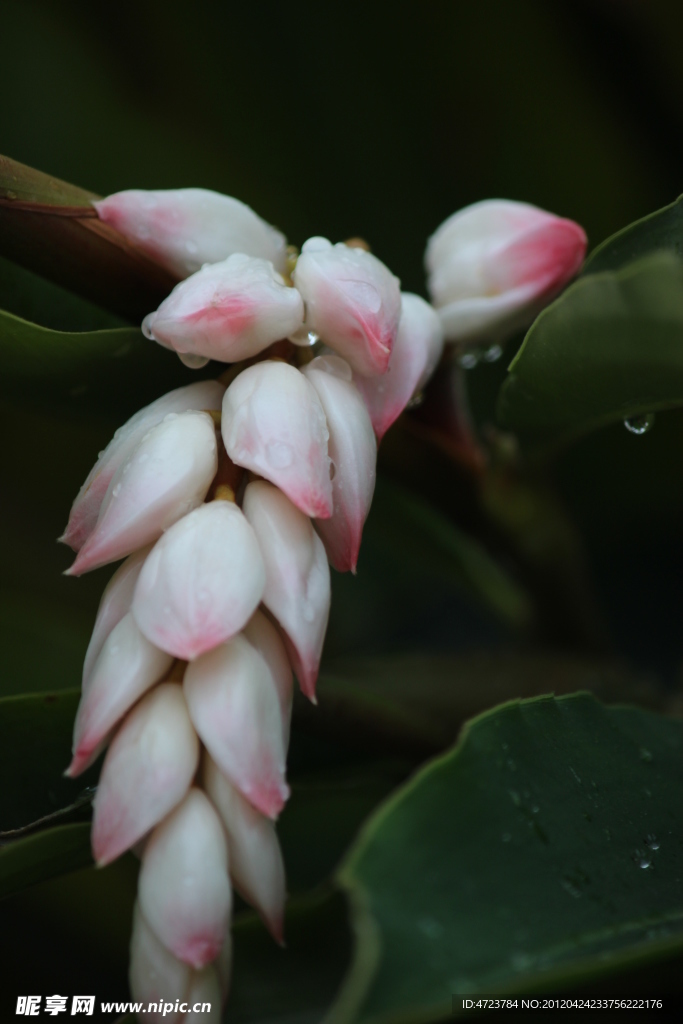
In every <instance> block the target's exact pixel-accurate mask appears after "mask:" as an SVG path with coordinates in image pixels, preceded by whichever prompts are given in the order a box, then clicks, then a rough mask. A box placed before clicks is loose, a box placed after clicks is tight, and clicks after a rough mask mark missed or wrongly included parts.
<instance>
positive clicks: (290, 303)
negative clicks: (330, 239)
mask: <svg viewBox="0 0 683 1024" xmlns="http://www.w3.org/2000/svg"><path fill="white" fill-rule="evenodd" d="M303 319H304V304H303V301H302V299H301V296H300V295H299V293H298V291H297V290H296V288H288V287H287V285H286V284H285V282H284V280H283V278H282V277H281V276H280V274H278V273H277V272H276V271H275V270H274V269H273V264H272V263H269V262H268V261H267V260H261V259H256V258H255V257H253V256H245V255H244V254H242V253H236V254H235V255H234V256H230V258H229V259H227V260H224V261H223V262H222V263H214V264H212V265H207V266H205V267H203V268H202V269H201V270H199V271H198V272H197V273H196V274H193V275H192V277H189V278H188V279H187V280H186V281H181V283H180V284H179V285H176V287H175V288H174V289H173V291H172V292H171V294H170V295H169V296H168V298H167V299H165V300H164V301H163V302H162V304H161V305H160V306H159V308H158V310H157V311H156V312H155V313H150V315H149V316H147V317H145V320H144V322H143V325H142V329H143V331H144V333H145V334H146V335H147V337H148V338H153V339H154V340H155V341H158V342H160V343H161V344H162V345H164V346H165V347H166V348H171V349H174V351H176V352H180V353H189V354H191V355H192V356H204V357H206V358H208V359H220V360H223V362H230V363H233V362H237V361H238V360H240V359H248V358H250V357H251V356H255V355H257V354H258V353H259V352H262V351H263V349H265V348H267V347H268V346H269V345H272V344H273V342H274V341H277V340H278V339H280V338H286V337H287V336H288V335H289V334H292V333H293V332H295V331H296V330H298V328H299V327H300V326H301V324H302V323H303Z"/></svg>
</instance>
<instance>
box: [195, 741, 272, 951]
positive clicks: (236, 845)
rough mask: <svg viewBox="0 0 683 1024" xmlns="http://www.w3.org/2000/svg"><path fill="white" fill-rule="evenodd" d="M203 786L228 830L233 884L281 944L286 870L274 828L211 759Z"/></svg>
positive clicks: (207, 759) (205, 770) (229, 858)
mask: <svg viewBox="0 0 683 1024" xmlns="http://www.w3.org/2000/svg"><path fill="white" fill-rule="evenodd" d="M203 782H204V788H205V789H206V792H207V793H208V795H209V797H210V799H211V801H212V802H213V805H214V807H215V808H216V810H217V811H218V814H219V815H220V818H221V821H222V822H223V825H224V827H225V831H226V834H227V838H228V863H229V866H230V877H231V878H232V881H233V884H234V886H235V888H236V889H237V891H238V892H239V893H240V895H241V896H242V897H243V898H244V899H245V900H246V901H247V903H250V904H251V905H252V906H253V907H254V908H255V909H256V910H257V911H258V912H259V914H260V915H261V917H262V918H263V920H264V922H265V924H266V926H267V928H268V930H269V931H270V933H271V935H272V936H273V938H274V939H275V940H276V942H280V943H281V942H282V937H283V936H282V930H283V921H284V909H285V895H286V894H285V866H284V863H283V861H282V852H281V850H280V843H279V842H278V838H277V833H276V831H275V827H274V825H273V823H272V821H270V820H269V819H268V818H265V817H264V816H263V815H262V814H260V813H259V812H258V811H257V810H256V808H255V807H253V806H252V805H251V804H250V803H249V801H248V800H245V798H244V797H243V796H242V794H241V793H240V792H239V790H238V789H236V788H235V787H234V786H233V785H232V783H231V782H230V781H229V780H228V779H227V778H226V777H225V775H223V773H222V772H221V770H220V768H219V767H218V765H217V764H216V762H215V761H213V760H212V759H211V758H210V757H207V758H206V760H205V763H204V778H203Z"/></svg>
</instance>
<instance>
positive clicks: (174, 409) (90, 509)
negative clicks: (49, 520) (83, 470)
mask: <svg viewBox="0 0 683 1024" xmlns="http://www.w3.org/2000/svg"><path fill="white" fill-rule="evenodd" d="M224 393H225V388H224V387H223V385H222V384H220V383H219V382H218V381H217V380H205V381H198V382H197V383H196V384H190V385H189V386H188V387H184V388H177V389H176V390H175V391H170V392H169V393H168V394H167V395H162V397H161V398H157V400H156V401H155V402H152V404H151V405H148V406H146V407H145V408H144V409H140V410H139V412H136V413H135V415H134V416H132V417H131V418H130V419H129V420H128V422H127V423H124V425H123V426H122V427H119V429H118V430H117V431H116V433H115V434H114V437H113V438H112V440H111V441H110V442H109V444H108V445H107V447H106V448H105V449H104V451H103V452H102V453H101V454H100V457H99V458H98V460H97V462H96V463H95V465H94V466H93V468H92V469H91V471H90V473H89V474H88V477H87V479H86V481H85V483H84V484H83V486H82V487H81V489H80V491H79V492H78V495H77V496H76V500H75V501H74V503H73V505H72V507H71V512H70V514H69V522H68V524H67V527H66V530H65V531H64V534H63V536H61V537H60V538H59V539H60V541H63V542H64V544H68V545H69V547H71V548H73V550H74V551H79V550H80V549H81V548H82V547H83V545H84V544H85V542H86V540H87V539H88V537H89V536H90V534H91V533H92V531H93V530H94V529H95V524H96V523H97V518H98V516H99V514H100V508H101V506H102V501H103V499H104V496H105V494H106V493H107V489H108V487H109V484H110V483H111V480H112V477H113V476H114V474H115V473H116V471H117V470H118V469H120V468H121V466H123V464H124V463H125V462H126V461H127V460H128V459H129V458H130V455H131V453H132V452H133V451H134V449H135V448H136V447H137V445H138V444H139V443H140V441H141V440H142V438H143V437H144V436H145V434H146V433H147V432H148V431H149V430H151V429H152V427H155V426H156V425H157V424H158V423H161V421H162V420H163V419H164V417H165V416H168V415H169V414H170V413H181V412H187V411H188V410H190V409H207V410H213V409H220V407H221V403H222V401H223V395H224Z"/></svg>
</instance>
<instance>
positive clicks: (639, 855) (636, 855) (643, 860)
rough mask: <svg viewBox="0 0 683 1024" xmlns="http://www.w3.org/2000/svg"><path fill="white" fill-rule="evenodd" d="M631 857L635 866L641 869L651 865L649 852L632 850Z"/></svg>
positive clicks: (644, 869)
mask: <svg viewBox="0 0 683 1024" xmlns="http://www.w3.org/2000/svg"><path fill="white" fill-rule="evenodd" d="M632 857H633V863H634V864H636V866H637V867H639V868H642V869H643V871H646V870H647V869H648V868H650V867H652V858H651V857H650V855H649V853H645V852H644V851H643V850H634V851H633V854H632Z"/></svg>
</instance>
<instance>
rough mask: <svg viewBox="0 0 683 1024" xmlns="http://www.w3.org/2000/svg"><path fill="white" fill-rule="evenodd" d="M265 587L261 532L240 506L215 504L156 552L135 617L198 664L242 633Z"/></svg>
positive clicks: (188, 519)
mask: <svg viewBox="0 0 683 1024" xmlns="http://www.w3.org/2000/svg"><path fill="white" fill-rule="evenodd" d="M264 584H265V570H264V566H263V559H262V557H261V551H260V548H259V544H258V541H257V539H256V535H255V533H254V531H253V529H252V528H251V526H250V525H249V523H248V522H247V520H246V519H245V517H244V515H243V514H242V512H240V510H239V509H238V507H237V506H236V505H235V504H233V503H232V502H230V501H212V502H210V503H209V504H207V505H200V507H199V508H196V509H195V510H194V511H193V512H190V514H189V515H187V516H184V517H183V518H182V519H181V520H180V521H179V522H177V523H175V525H174V526H172V527H171V528H170V529H169V530H167V532H166V533H165V534H164V535H163V536H162V537H161V539H160V540H158V541H157V543H156V544H155V546H154V547H153V548H152V551H151V553H150V554H149V556H148V557H147V560H146V562H145V565H144V568H143V569H142V572H141V573H140V578H139V580H138V584H137V588H136V590H135V598H134V600H133V615H134V617H135V621H136V622H137V624H138V626H139V627H140V629H141V630H142V632H143V633H144V634H145V636H146V637H147V638H148V639H149V640H151V642H152V643H154V644H156V645H157V646H158V647H161V648H162V650H164V651H168V652H169V653H170V654H174V655H175V656H176V657H177V658H183V659H186V660H187V661H192V659H193V658H196V657H197V655H199V654H203V653H204V652H205V651H209V650H211V648H213V647H216V646H217V645H218V644H220V643H223V641H224V640H228V639H229V638H230V637H231V636H234V635H235V634H236V633H238V632H239V631H240V630H241V629H242V627H243V626H244V625H245V624H246V623H247V622H248V620H249V619H250V618H251V616H252V614H253V612H254V610H255V609H256V607H257V606H258V604H259V601H260V600H261V595H262V593H263V587H264Z"/></svg>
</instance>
